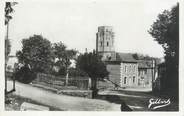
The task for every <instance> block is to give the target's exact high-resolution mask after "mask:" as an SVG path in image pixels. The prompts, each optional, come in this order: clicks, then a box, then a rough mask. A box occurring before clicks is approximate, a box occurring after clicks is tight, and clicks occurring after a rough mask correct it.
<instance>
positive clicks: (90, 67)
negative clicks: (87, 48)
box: [76, 51, 109, 90]
mask: <svg viewBox="0 0 184 116" xmlns="http://www.w3.org/2000/svg"><path fill="white" fill-rule="evenodd" d="M76 61H77V64H76V67H77V68H79V69H80V70H82V71H84V72H86V73H87V74H88V75H89V77H90V78H91V80H92V89H93V90H96V81H97V78H104V77H107V76H108V74H109V72H108V71H107V69H106V65H105V63H104V62H103V61H102V60H101V56H99V55H98V54H97V53H96V52H95V51H93V52H90V53H84V54H81V55H80V56H79V57H78V58H77V60H76Z"/></svg>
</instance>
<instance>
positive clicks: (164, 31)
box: [149, 4, 179, 92]
mask: <svg viewBox="0 0 184 116" xmlns="http://www.w3.org/2000/svg"><path fill="white" fill-rule="evenodd" d="M149 33H150V34H151V36H152V37H154V38H155V41H157V42H158V43H159V44H160V45H162V47H163V49H164V51H165V52H164V53H165V66H166V78H165V79H166V80H165V81H163V82H164V85H165V89H168V90H169V89H174V91H177V92H178V63H179V4H177V5H176V6H174V7H173V8H172V9H171V10H165V11H164V12H162V13H161V14H159V15H158V19H157V20H156V21H155V22H154V23H153V25H152V26H151V28H150V30H149Z"/></svg>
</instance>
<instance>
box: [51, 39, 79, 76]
mask: <svg viewBox="0 0 184 116" xmlns="http://www.w3.org/2000/svg"><path fill="white" fill-rule="evenodd" d="M66 48H67V47H66V45H64V44H63V43H62V42H59V43H54V44H53V51H54V55H55V60H56V62H55V65H56V66H58V67H59V74H65V75H67V73H68V68H69V66H70V65H71V60H72V59H74V58H75V57H76V54H77V51H76V50H73V49H71V50H70V49H66Z"/></svg>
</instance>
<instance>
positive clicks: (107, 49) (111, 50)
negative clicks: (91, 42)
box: [96, 26, 115, 60]
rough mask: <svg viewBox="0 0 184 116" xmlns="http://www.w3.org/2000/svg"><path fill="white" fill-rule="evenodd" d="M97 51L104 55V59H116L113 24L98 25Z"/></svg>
mask: <svg viewBox="0 0 184 116" xmlns="http://www.w3.org/2000/svg"><path fill="white" fill-rule="evenodd" d="M96 51H98V53H99V54H100V55H102V60H115V46H114V32H113V28H112V27H111V26H100V27H98V32H97V33H96Z"/></svg>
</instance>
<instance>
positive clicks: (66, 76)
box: [66, 73, 68, 86]
mask: <svg viewBox="0 0 184 116" xmlns="http://www.w3.org/2000/svg"><path fill="white" fill-rule="evenodd" d="M67 85H68V73H67V74H66V86H67Z"/></svg>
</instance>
